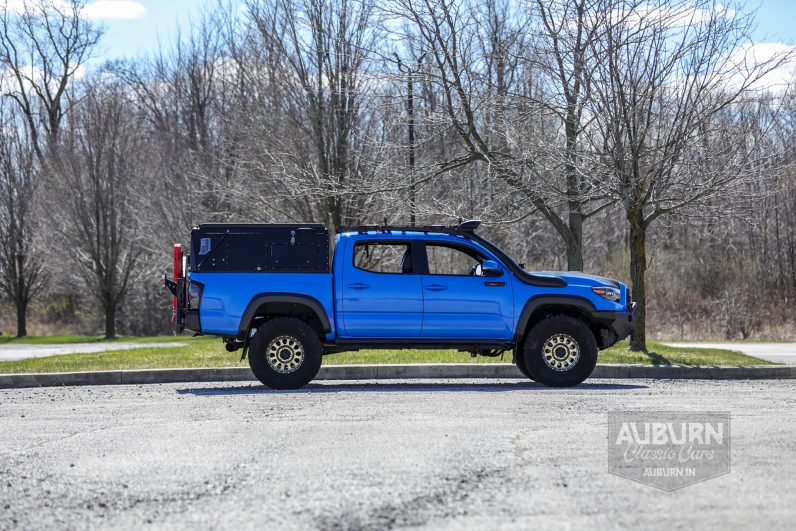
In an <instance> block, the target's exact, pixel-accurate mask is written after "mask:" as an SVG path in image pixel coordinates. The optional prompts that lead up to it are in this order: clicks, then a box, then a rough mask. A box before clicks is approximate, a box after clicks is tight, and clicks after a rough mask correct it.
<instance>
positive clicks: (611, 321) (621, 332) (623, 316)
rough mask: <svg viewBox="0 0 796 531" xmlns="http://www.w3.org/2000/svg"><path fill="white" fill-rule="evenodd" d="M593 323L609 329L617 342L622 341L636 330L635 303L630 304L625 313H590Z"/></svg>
mask: <svg viewBox="0 0 796 531" xmlns="http://www.w3.org/2000/svg"><path fill="white" fill-rule="evenodd" d="M592 318H593V319H594V321H595V322H597V323H599V324H601V325H603V326H605V327H607V328H610V329H611V330H612V331H613V332H614V333H615V334H616V335H617V341H619V340H622V339H624V338H626V337H627V336H629V335H630V334H632V333H633V330H634V329H635V328H636V303H635V302H631V303H630V309H629V310H628V311H626V312H615V311H608V312H592Z"/></svg>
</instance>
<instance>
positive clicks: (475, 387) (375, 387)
mask: <svg viewBox="0 0 796 531" xmlns="http://www.w3.org/2000/svg"><path fill="white" fill-rule="evenodd" d="M647 388H648V386H646V385H637V384H610V383H608V384H603V383H589V382H585V383H582V384H580V385H579V386H577V387H570V388H561V387H558V388H556V387H546V386H544V385H542V384H539V383H536V382H495V383H475V384H474V383H449V382H440V383H399V382H395V383H376V382H374V383H361V382H356V383H354V382H352V383H311V384H309V385H306V386H305V387H303V388H301V389H286V390H276V389H270V388H268V387H265V386H264V385H255V384H251V385H234V386H229V387H196V388H186V389H177V393H178V394H181V395H187V394H190V395H196V396H213V395H249V394H293V393H343V392H357V393H385V392H386V393H393V392H470V393H506V392H515V391H535V392H555V393H560V392H568V391H579V392H583V391H587V392H590V391H624V390H633V389H647Z"/></svg>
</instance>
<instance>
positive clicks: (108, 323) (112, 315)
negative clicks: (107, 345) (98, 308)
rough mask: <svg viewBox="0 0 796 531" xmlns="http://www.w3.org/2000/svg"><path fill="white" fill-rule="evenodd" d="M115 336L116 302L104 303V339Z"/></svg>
mask: <svg viewBox="0 0 796 531" xmlns="http://www.w3.org/2000/svg"><path fill="white" fill-rule="evenodd" d="M115 338H116V304H115V303H108V304H106V305H105V339H115Z"/></svg>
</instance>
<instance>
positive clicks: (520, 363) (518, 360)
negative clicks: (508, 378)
mask: <svg viewBox="0 0 796 531" xmlns="http://www.w3.org/2000/svg"><path fill="white" fill-rule="evenodd" d="M517 351H518V352H516V353H515V354H514V365H516V366H517V368H518V369H519V370H520V372H521V373H522V374H523V375H524V376H525V377H526V378H528V379H529V380H536V378H534V377H533V375H532V374H531V373H530V372H528V367H527V366H526V365H525V357H524V356H523V355H522V353H523V352H524V349H522V348H517Z"/></svg>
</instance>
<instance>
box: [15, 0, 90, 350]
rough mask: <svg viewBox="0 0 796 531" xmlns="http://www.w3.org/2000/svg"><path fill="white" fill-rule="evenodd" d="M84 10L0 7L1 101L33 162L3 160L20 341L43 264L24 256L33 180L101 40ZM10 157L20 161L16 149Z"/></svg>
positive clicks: (63, 5)
mask: <svg viewBox="0 0 796 531" xmlns="http://www.w3.org/2000/svg"><path fill="white" fill-rule="evenodd" d="M11 7H15V8H16V9H11ZM82 8H83V2H82V1H78V0H71V1H69V2H55V1H35V2H34V1H27V0H26V1H24V2H22V3H21V4H19V3H14V4H13V6H12V5H10V4H9V2H8V1H5V2H3V4H2V5H1V6H0V67H2V77H0V88H1V89H2V95H3V98H4V99H10V100H11V101H13V102H14V103H15V104H16V106H17V107H18V109H19V111H20V112H21V114H22V116H23V117H24V120H25V125H24V127H22V126H21V125H20V124H17V123H15V124H13V125H14V130H15V131H24V132H25V133H26V134H27V135H28V141H27V142H25V145H26V146H29V147H30V149H31V150H32V152H33V153H35V155H36V157H37V159H38V164H36V165H32V164H28V162H24V163H23V164H22V166H16V168H13V169H12V166H14V164H15V163H13V162H11V158H8V159H7V160H6V161H4V165H5V166H6V168H5V171H6V175H5V177H4V180H3V184H4V185H5V192H6V194H5V195H6V197H7V200H6V202H5V207H6V209H7V210H6V215H7V216H8V220H9V223H8V227H7V228H8V231H9V232H8V233H5V234H4V236H5V238H6V239H7V240H8V242H10V245H11V246H10V247H5V248H4V252H3V253H2V261H3V264H2V266H0V267H2V269H3V271H4V272H5V275H4V276H5V277H6V278H7V282H6V285H12V284H13V289H12V290H11V293H12V297H11V298H12V299H13V300H14V303H15V305H16V309H17V334H19V335H25V334H26V333H27V328H26V317H27V308H28V304H29V303H30V298H31V297H32V296H33V295H34V294H35V292H36V289H37V285H38V284H39V283H40V282H41V280H42V279H43V277H42V275H41V269H42V264H41V262H40V261H39V259H38V256H37V255H35V254H34V253H33V252H31V249H30V242H31V241H32V240H33V238H34V234H33V233H32V231H31V229H32V225H31V223H30V222H29V216H30V210H31V207H32V202H33V196H34V193H35V190H36V182H37V175H38V173H39V172H40V171H41V169H42V168H43V167H44V165H45V163H46V162H47V153H48V151H49V149H50V147H51V146H52V145H53V144H54V143H55V142H56V141H57V139H58V134H59V129H60V127H61V122H62V120H63V118H64V116H65V115H66V113H67V112H68V110H69V108H70V103H69V101H68V97H67V93H68V91H69V89H70V87H71V83H72V81H73V79H74V77H75V75H76V74H77V72H78V71H79V69H80V68H81V67H82V65H83V64H84V63H85V62H86V60H88V58H89V54H90V52H91V49H92V48H93V46H94V45H95V44H96V43H97V40H98V39H99V36H100V32H99V31H98V30H97V29H96V28H95V27H94V26H92V25H91V24H90V23H88V22H87V21H85V20H84V19H82V18H81V16H80V11H81V9H82ZM19 142H21V140H19ZM42 144H44V145H42ZM13 151H16V152H17V154H19V149H14V150H13ZM11 155H12V154H10V153H9V154H8V156H9V157H11ZM17 160H19V156H17Z"/></svg>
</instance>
